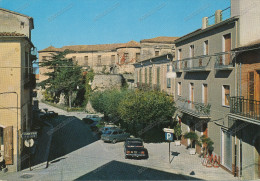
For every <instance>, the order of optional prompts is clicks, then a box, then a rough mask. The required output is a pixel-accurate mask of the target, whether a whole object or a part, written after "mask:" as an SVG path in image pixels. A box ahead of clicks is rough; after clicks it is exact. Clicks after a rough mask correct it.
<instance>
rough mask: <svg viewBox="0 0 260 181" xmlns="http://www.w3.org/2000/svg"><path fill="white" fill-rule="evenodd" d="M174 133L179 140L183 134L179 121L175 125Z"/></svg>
mask: <svg viewBox="0 0 260 181" xmlns="http://www.w3.org/2000/svg"><path fill="white" fill-rule="evenodd" d="M174 133H175V135H176V138H177V141H178V140H179V137H180V136H181V134H182V130H181V125H180V124H179V123H177V124H176V126H175V127H174Z"/></svg>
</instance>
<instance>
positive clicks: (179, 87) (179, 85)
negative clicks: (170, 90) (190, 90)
mask: <svg viewBox="0 0 260 181" xmlns="http://www.w3.org/2000/svg"><path fill="white" fill-rule="evenodd" d="M178 96H181V82H178Z"/></svg>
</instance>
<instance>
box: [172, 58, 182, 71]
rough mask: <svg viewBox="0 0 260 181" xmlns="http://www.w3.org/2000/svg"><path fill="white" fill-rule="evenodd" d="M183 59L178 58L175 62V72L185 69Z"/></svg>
mask: <svg viewBox="0 0 260 181" xmlns="http://www.w3.org/2000/svg"><path fill="white" fill-rule="evenodd" d="M182 64H183V61H182V60H176V61H174V62H173V67H172V68H173V71H175V72H181V71H182V70H183V65H182Z"/></svg>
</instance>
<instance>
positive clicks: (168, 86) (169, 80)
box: [166, 65, 171, 88]
mask: <svg viewBox="0 0 260 181" xmlns="http://www.w3.org/2000/svg"><path fill="white" fill-rule="evenodd" d="M167 72H170V65H167ZM166 81H167V88H171V79H170V78H166Z"/></svg>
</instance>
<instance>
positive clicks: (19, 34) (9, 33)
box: [0, 32, 25, 36]
mask: <svg viewBox="0 0 260 181" xmlns="http://www.w3.org/2000/svg"><path fill="white" fill-rule="evenodd" d="M0 36H25V35H24V34H21V33H16V32H0Z"/></svg>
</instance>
